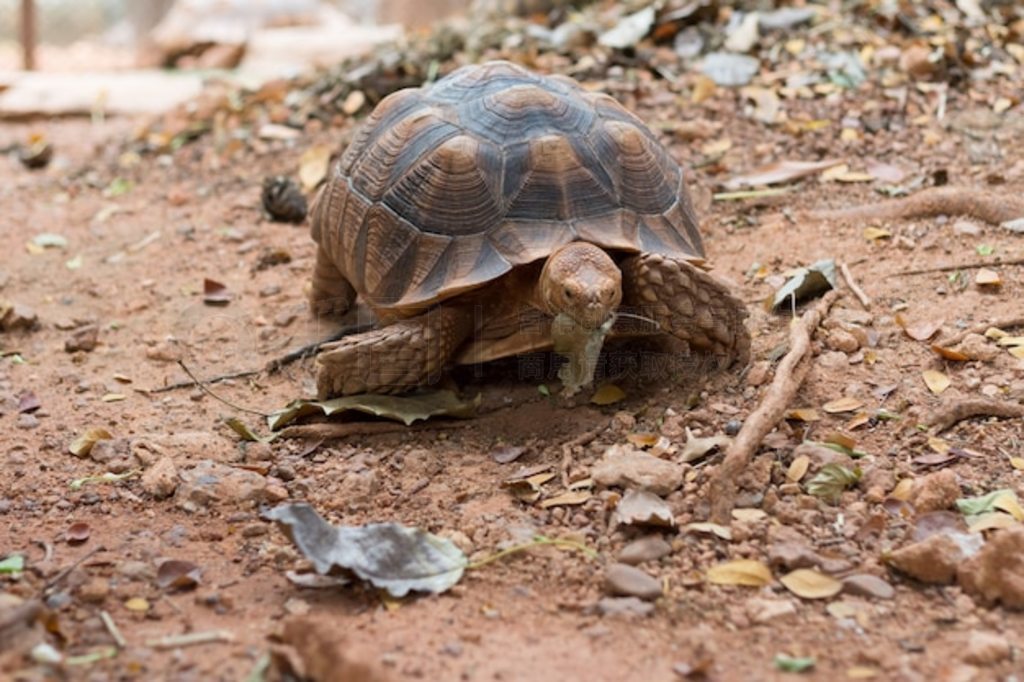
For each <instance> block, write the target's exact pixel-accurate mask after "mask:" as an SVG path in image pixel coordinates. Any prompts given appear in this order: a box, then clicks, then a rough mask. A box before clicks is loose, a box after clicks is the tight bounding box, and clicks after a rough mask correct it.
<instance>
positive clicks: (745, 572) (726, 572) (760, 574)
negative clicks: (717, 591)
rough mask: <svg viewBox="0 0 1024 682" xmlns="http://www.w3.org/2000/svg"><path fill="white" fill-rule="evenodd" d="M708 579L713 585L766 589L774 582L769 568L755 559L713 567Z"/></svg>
mask: <svg viewBox="0 0 1024 682" xmlns="http://www.w3.org/2000/svg"><path fill="white" fill-rule="evenodd" d="M706 577H707V580H708V582H709V583H711V584H713V585H746V586H748V587H764V586H765V585H768V584H770V583H771V582H772V572H771V571H770V570H769V569H768V567H767V566H765V565H764V564H763V563H761V562H760V561H755V560H753V559H736V560H735V561H726V562H725V563H723V564H718V565H717V566H712V567H711V568H709V569H708V572H707V575H706Z"/></svg>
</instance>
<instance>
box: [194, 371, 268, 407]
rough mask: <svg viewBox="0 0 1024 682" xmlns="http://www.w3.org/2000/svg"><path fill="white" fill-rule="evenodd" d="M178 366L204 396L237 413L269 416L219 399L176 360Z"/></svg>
mask: <svg viewBox="0 0 1024 682" xmlns="http://www.w3.org/2000/svg"><path fill="white" fill-rule="evenodd" d="M178 366H179V367H181V369H182V371H184V372H185V374H187V375H188V378H189V379H191V380H192V381H194V382H195V384H196V388H198V389H199V390H200V391H202V392H203V393H205V394H206V395H208V396H210V397H211V398H213V399H214V400H217V401H219V402H222V403H224V404H225V405H227V406H228V407H230V408H231V409H233V410H237V411H239V412H246V413H248V414H256V415H259V416H261V417H267V416H269V415H267V413H266V412H260V411H259V410H253V409H250V408H248V407H242V406H241V405H236V404H235V403H233V402H231V401H230V400H228V399H226V398H221V397H220V396H219V395H217V394H216V393H214V392H213V391H211V390H210V389H209V388H207V387H206V385H205V384H203V382H201V381H200V380H199V379H197V378H196V375H195V374H193V373H192V370H190V369H189V368H188V366H187V365H186V364H185V363H184V362H182V361H181V360H178Z"/></svg>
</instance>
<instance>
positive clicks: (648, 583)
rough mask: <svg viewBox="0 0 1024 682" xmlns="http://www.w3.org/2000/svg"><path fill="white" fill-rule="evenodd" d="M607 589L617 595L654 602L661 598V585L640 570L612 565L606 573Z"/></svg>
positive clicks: (624, 565)
mask: <svg viewBox="0 0 1024 682" xmlns="http://www.w3.org/2000/svg"><path fill="white" fill-rule="evenodd" d="M604 579H605V589H606V590H607V591H608V592H609V593H611V594H615V595H623V596H627V597H639V598H640V599H646V600H653V599H657V598H658V597H660V596H661V583H660V582H658V580H657V579H656V578H653V577H651V576H650V575H648V574H647V573H644V572H643V571H641V570H640V569H639V568H634V567H633V566H629V565H627V564H611V565H609V566H608V567H607V568H606V569H605V572H604Z"/></svg>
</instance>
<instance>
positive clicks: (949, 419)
mask: <svg viewBox="0 0 1024 682" xmlns="http://www.w3.org/2000/svg"><path fill="white" fill-rule="evenodd" d="M972 417H999V418H1000V419H1020V418H1024V405H1021V404H1019V403H1010V402H1006V401H1002V400H990V399H988V398H971V399H969V400H962V399H961V400H956V401H954V402H951V403H949V404H946V405H942V406H941V407H939V408H938V409H937V410H935V411H934V412H933V413H932V414H931V416H930V417H928V425H929V426H931V427H932V429H933V430H934V432H935V433H942V432H943V431H946V430H947V429H949V428H951V427H953V426H954V425H956V424H957V423H959V422H962V421H964V420H965V419H971V418H972Z"/></svg>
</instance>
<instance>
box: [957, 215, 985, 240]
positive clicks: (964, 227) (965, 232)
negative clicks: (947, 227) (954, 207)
mask: <svg viewBox="0 0 1024 682" xmlns="http://www.w3.org/2000/svg"><path fill="white" fill-rule="evenodd" d="M953 234H958V235H962V236H965V237H977V236H978V235H979V234H981V225H979V224H978V223H976V222H974V221H973V220H968V219H967V218H960V219H959V220H956V221H954V222H953Z"/></svg>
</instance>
